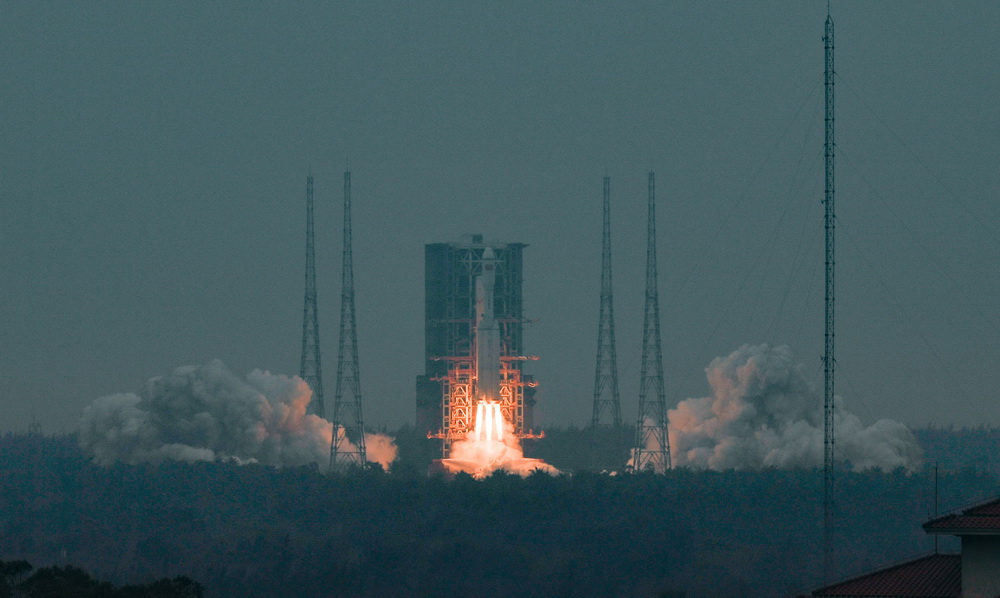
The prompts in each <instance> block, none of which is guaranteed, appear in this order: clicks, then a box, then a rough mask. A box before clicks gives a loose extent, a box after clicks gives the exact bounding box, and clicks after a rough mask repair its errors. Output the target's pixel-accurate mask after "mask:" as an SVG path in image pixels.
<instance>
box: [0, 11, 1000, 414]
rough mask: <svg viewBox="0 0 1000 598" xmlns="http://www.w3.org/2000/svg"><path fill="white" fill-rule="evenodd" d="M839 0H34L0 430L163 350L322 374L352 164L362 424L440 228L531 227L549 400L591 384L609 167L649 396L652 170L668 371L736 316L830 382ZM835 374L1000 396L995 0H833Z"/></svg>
mask: <svg viewBox="0 0 1000 598" xmlns="http://www.w3.org/2000/svg"><path fill="white" fill-rule="evenodd" d="M825 13H826V3H825V2H821V1H816V2H706V1H690V2H630V3H625V2H612V3H609V2H546V3H539V2H505V3H487V2H471V3H470V2H430V3H407V2H398V3H385V2H295V3H259V2H243V3H212V4H205V3H201V2H148V3H123V2H102V1H95V2H87V3H55V2H18V3H8V4H6V6H5V17H4V19H2V21H0V98H2V101H0V113H2V118H0V430H23V429H25V428H26V427H27V425H28V423H29V421H30V420H31V418H32V417H37V418H38V420H39V421H40V422H41V423H42V426H43V429H44V430H46V431H69V430H72V429H73V428H74V427H75V425H76V421H77V419H78V417H79V413H80V411H81V409H82V408H83V407H84V406H86V405H87V404H88V403H90V402H91V401H92V400H93V399H94V398H96V397H98V396H101V395H104V394H109V393H114V392H125V391H135V390H137V389H138V388H139V387H140V386H141V385H142V384H143V383H144V382H145V380H146V379H147V378H149V377H151V376H155V375H159V374H164V373H167V372H168V371H170V370H171V369H173V368H174V367H175V366H179V365H185V364H192V363H204V362H206V361H208V360H210V359H213V358H219V359H222V360H223V361H224V362H225V363H226V364H227V365H229V366H230V367H231V368H232V369H234V370H236V371H238V372H240V373H246V372H248V371H249V370H251V369H253V368H261V369H267V370H270V371H272V372H278V373H287V374H295V373H297V372H298V364H299V348H300V337H299V335H300V334H301V317H302V285H303V276H302V275H303V268H304V238H303V237H304V213H305V207H304V200H305V177H306V174H307V172H308V171H309V170H310V168H311V169H312V172H313V174H314V176H315V178H316V199H317V208H316V217H317V239H316V244H317V251H318V258H317V268H318V277H319V293H320V296H319V301H320V306H319V307H320V325H321V330H322V340H323V351H324V361H325V368H324V370H325V372H326V380H325V386H326V388H327V389H330V390H328V394H330V395H331V396H332V388H333V387H334V382H335V381H334V379H333V378H334V372H335V369H336V368H335V364H336V346H337V345H336V330H337V316H338V313H339V288H338V284H339V278H340V243H341V232H340V229H341V223H340V219H339V218H340V203H339V202H340V201H341V194H340V190H341V177H342V173H343V170H344V168H345V167H346V166H347V164H348V162H349V164H350V169H351V171H352V178H353V183H354V186H353V191H354V193H353V197H354V243H355V246H354V252H355V253H354V259H355V263H354V265H355V282H356V289H357V314H358V334H359V342H360V352H361V374H362V391H363V396H364V401H365V410H366V418H365V419H366V422H367V423H369V424H371V425H373V426H380V425H387V426H390V427H394V426H397V425H400V424H402V423H404V422H407V421H411V422H412V420H413V417H414V403H413V401H414V376H415V375H417V374H419V373H421V371H422V367H423V366H422V364H423V362H422V359H423V355H422V347H423V340H422V339H423V321H422V317H423V245H424V244H425V243H431V242H442V241H445V242H447V241H456V240H458V239H459V237H460V236H461V235H462V234H464V233H469V232H477V233H482V234H484V235H485V236H486V237H487V238H488V239H493V240H497V241H501V242H524V243H528V244H529V245H530V247H528V249H527V250H526V252H525V268H526V276H525V283H524V284H525V287H524V295H525V311H526V313H527V314H528V315H529V317H531V318H533V319H535V320H537V322H535V323H534V324H533V325H532V327H531V328H530V329H529V331H528V333H527V336H526V343H525V344H526V347H527V349H528V351H529V352H530V353H532V354H534V355H538V356H539V357H540V358H541V359H540V361H538V362H536V363H533V364H532V365H531V366H530V371H531V372H532V373H534V374H535V375H536V376H537V378H538V379H539V381H540V382H541V384H542V386H541V388H540V393H539V395H538V396H539V399H540V403H539V407H538V413H539V415H538V417H539V419H540V420H541V422H542V423H543V424H548V425H569V424H577V425H583V424H585V423H586V422H587V421H588V419H589V416H590V410H591V401H592V392H593V377H594V372H593V368H594V360H595V352H596V337H597V317H598V306H599V304H598V299H599V296H598V293H599V286H600V232H601V221H600V220H601V177H602V176H603V175H604V174H605V172H607V173H608V174H609V175H610V176H611V180H612V201H613V206H612V227H613V230H612V235H613V250H614V257H613V266H614V281H615V311H616V326H617V333H618V334H617V340H618V356H619V376H620V379H621V389H622V393H621V401H622V412H623V415H624V417H626V419H627V420H630V421H631V420H632V419H634V417H635V415H634V414H635V412H636V406H637V398H636V393H637V390H638V376H639V372H638V368H639V352H640V339H641V324H642V305H643V281H644V278H643V277H644V259H645V246H644V243H645V226H646V223H645V201H646V196H645V192H646V191H645V190H646V175H647V172H648V170H649V169H650V168H652V169H653V170H655V171H656V176H657V191H658V200H659V202H658V210H659V212H658V215H659V222H658V232H659V235H658V243H659V247H658V249H659V253H658V260H659V276H660V298H661V313H662V319H663V322H662V326H663V343H664V346H663V349H664V366H665V371H666V376H667V387H668V391H667V392H668V396H667V400H668V403H670V404H671V405H673V404H674V403H676V402H677V401H678V400H680V399H683V398H687V397H696V396H703V395H705V394H706V393H707V392H708V386H707V384H706V382H705V379H704V368H705V366H706V365H707V364H708V363H709V361H710V360H711V359H712V358H714V357H716V356H721V355H726V354H728V353H730V352H731V351H733V350H735V349H737V348H738V347H739V346H740V345H742V344H745V343H750V344H758V343H771V344H788V345H789V346H790V347H791V348H792V349H793V351H795V353H796V354H797V355H798V356H799V359H800V360H801V361H802V362H803V363H805V364H806V365H807V368H809V369H810V371H812V372H813V373H814V380H815V381H816V383H817V385H818V384H819V383H820V381H821V375H822V368H821V354H822V333H823V328H822V315H823V301H822V300H823V287H822V283H823V278H822V263H823V259H822V233H823V229H822V206H821V205H820V200H821V198H822V189H823V178H822V172H823V170H822V144H823V139H822V118H823V113H822V109H823V88H822V75H823V45H822V41H821V37H822V31H823V20H824V18H825V16H826V14H825ZM833 16H834V20H835V22H836V27H837V32H836V45H837V56H836V65H837V72H838V79H837V88H836V89H837V113H836V117H837V121H836V122H837V143H838V158H837V211H838V229H837V231H838V247H837V257H838V264H837V266H838V270H837V291H838V297H837V299H838V316H837V347H838V352H837V358H838V367H839V372H840V375H839V376H838V382H837V390H838V394H842V395H843V396H844V397H845V401H846V404H847V405H848V406H849V408H851V410H852V411H854V412H856V413H858V414H859V415H860V416H861V417H862V418H863V419H865V420H868V421H870V420H871V419H873V418H878V417H891V418H894V419H898V420H901V421H904V422H906V423H910V424H915V425H924V424H927V423H930V422H933V423H937V424H949V423H956V424H972V423H980V422H984V423H988V424H992V425H1000V401H998V400H997V398H998V397H997V394H996V382H995V378H996V372H997V370H998V369H1000V342H997V340H998V338H1000V308H998V305H1000V304H998V301H997V297H998V296H1000V274H998V265H1000V235H998V228H1000V205H998V202H997V200H996V198H997V195H998V191H1000V169H998V168H997V159H998V157H1000V103H998V102H997V98H998V97H1000V77H997V76H996V69H997V65H998V64H1000V49H998V47H997V35H996V25H997V23H1000V4H998V3H995V2H986V1H968V2H962V3H957V4H955V3H940V2H922V1H907V2H901V1H900V2H897V1H884V2H878V3H874V2H846V1H845V2H834V5H833Z"/></svg>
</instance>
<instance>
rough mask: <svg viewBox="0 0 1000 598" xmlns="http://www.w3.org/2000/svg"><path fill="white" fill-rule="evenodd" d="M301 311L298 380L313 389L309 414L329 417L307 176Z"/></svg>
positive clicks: (308, 178)
mask: <svg viewBox="0 0 1000 598" xmlns="http://www.w3.org/2000/svg"><path fill="white" fill-rule="evenodd" d="M304 303H305V305H304V307H303V308H302V362H301V364H300V366H299V377H300V378H302V379H303V380H305V381H306V384H308V385H309V388H311V389H312V392H313V394H312V400H311V401H310V402H309V408H308V409H309V412H310V413H315V414H316V415H318V416H320V417H326V414H325V413H324V410H323V368H322V367H321V365H320V352H319V315H318V313H317V310H316V251H315V248H314V246H313V177H312V173H310V174H309V176H307V177H306V293H305V301H304Z"/></svg>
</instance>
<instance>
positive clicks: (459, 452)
mask: <svg viewBox="0 0 1000 598" xmlns="http://www.w3.org/2000/svg"><path fill="white" fill-rule="evenodd" d="M441 466H442V467H444V469H445V470H447V471H450V472H451V473H458V472H460V471H461V472H465V473H468V474H470V475H472V477H474V478H476V479H482V478H484V477H487V476H489V475H490V474H492V473H493V472H494V471H497V470H501V469H502V470H504V471H508V472H510V473H514V474H517V475H519V476H521V477H527V476H529V475H531V474H532V473H534V472H535V471H536V470H540V471H544V472H545V473H547V474H549V475H558V474H559V473H560V472H559V470H558V469H556V468H555V467H552V466H551V465H549V464H548V463H546V462H545V461H542V460H541V459H531V458H527V457H525V456H524V450H523V449H522V448H521V443H520V441H519V440H518V439H517V435H515V434H514V426H513V425H511V423H510V422H508V421H506V420H505V419H504V417H503V415H502V414H501V413H500V405H499V404H498V403H495V402H493V401H480V402H479V404H478V405H477V407H476V427H475V429H474V430H469V432H468V434H466V437H465V438H464V439H461V440H456V441H455V442H454V443H453V444H452V445H451V452H450V453H449V456H448V458H447V459H442V460H441Z"/></svg>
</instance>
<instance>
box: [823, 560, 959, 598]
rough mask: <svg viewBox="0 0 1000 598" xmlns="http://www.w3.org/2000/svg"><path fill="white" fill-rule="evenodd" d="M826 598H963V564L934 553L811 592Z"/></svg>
mask: <svg viewBox="0 0 1000 598" xmlns="http://www.w3.org/2000/svg"><path fill="white" fill-rule="evenodd" d="M812 595H813V596H823V597H824V598H960V596H961V595H962V561H961V557H960V556H959V555H957V554H932V555H929V556H925V557H921V558H919V559H915V560H912V561H907V562H905V563H901V564H898V565H892V566H889V567H886V568H884V569H879V570H878V571H874V572H872V573H867V574H864V575H859V576H858V577H855V578H853V579H849V580H847V581H842V582H839V583H835V584H833V585H829V586H826V587H825V588H821V589H819V590H816V591H814V592H813V593H812Z"/></svg>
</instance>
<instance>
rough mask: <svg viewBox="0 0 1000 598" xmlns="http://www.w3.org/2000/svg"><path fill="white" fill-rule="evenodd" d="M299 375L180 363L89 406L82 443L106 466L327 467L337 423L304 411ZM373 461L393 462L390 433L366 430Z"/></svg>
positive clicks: (305, 393)
mask: <svg viewBox="0 0 1000 598" xmlns="http://www.w3.org/2000/svg"><path fill="white" fill-rule="evenodd" d="M311 397H312V391H311V390H310V389H309V386H308V385H307V384H306V383H305V382H304V381H303V380H302V379H301V378H299V377H297V376H294V377H288V376H283V375H279V374H271V373H270V372H266V371H260V370H254V371H252V372H250V373H249V374H248V375H247V377H246V379H245V380H244V379H242V378H240V377H239V376H237V375H236V374H234V373H233V372H231V371H229V370H228V369H227V368H226V366H225V365H223V364H222V362H221V361H218V360H214V361H210V362H208V363H207V364H205V365H202V366H184V367H179V368H177V369H175V370H174V371H173V373H171V374H170V375H167V376H159V377H156V378H152V379H150V380H149V381H148V382H146V385H145V387H144V388H143V389H142V390H141V391H140V392H139V393H138V394H135V393H121V394H113V395H108V396H104V397H101V398H99V399H97V400H96V401H94V403H93V404H91V405H90V406H89V407H87V408H86V409H84V411H83V417H82V419H81V421H80V445H81V446H82V447H83V449H84V450H85V451H86V452H87V453H88V454H89V455H91V456H92V457H93V459H94V461H95V462H96V463H98V464H100V465H110V464H112V463H114V462H115V461H122V462H124V463H129V464H136V463H146V462H150V463H159V462H162V461H164V460H177V461H212V460H215V459H218V458H233V459H236V460H238V461H240V462H257V463H261V464H264V465H274V466H299V465H307V464H310V463H319V464H326V463H327V462H328V461H329V458H330V439H331V438H332V435H333V424H331V423H330V422H329V421H327V420H325V419H323V418H321V417H319V416H317V415H313V414H308V413H306V407H307V406H308V405H309V401H310V399H311ZM365 441H366V448H367V454H368V460H369V461H371V462H376V463H379V464H381V465H382V466H383V467H388V466H389V464H390V463H391V462H392V461H394V460H395V458H396V446H395V444H394V443H393V442H392V439H391V438H388V437H386V436H384V435H381V434H369V435H366V438H365Z"/></svg>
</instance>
